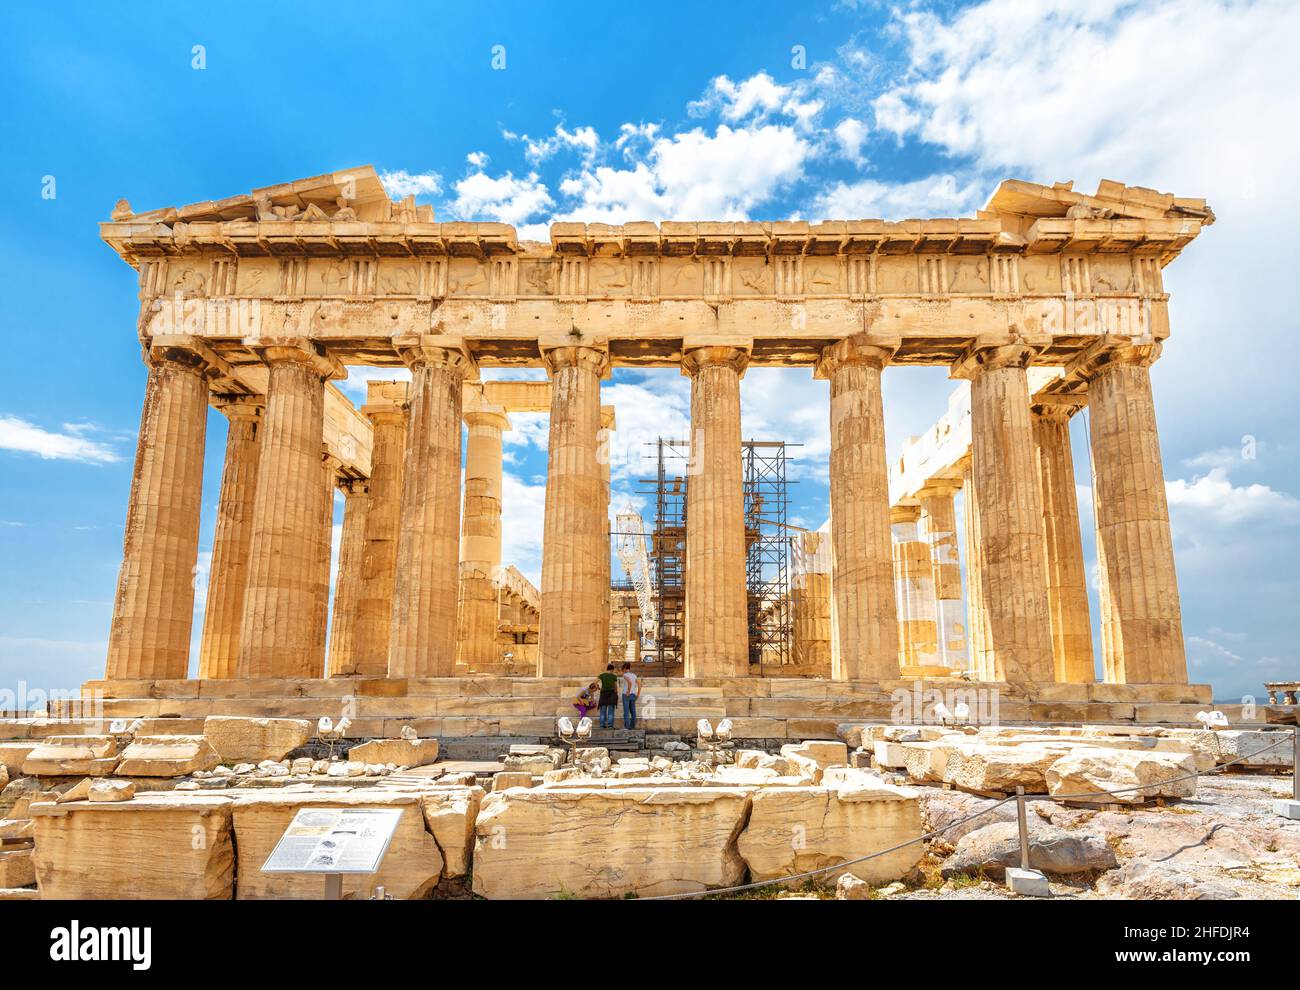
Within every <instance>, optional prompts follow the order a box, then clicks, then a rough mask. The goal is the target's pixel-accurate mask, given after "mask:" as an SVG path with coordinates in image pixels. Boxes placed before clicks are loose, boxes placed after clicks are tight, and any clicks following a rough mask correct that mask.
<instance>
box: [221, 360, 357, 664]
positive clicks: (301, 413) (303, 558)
mask: <svg viewBox="0 0 1300 990" xmlns="http://www.w3.org/2000/svg"><path fill="white" fill-rule="evenodd" d="M249 346H251V347H253V348H254V349H256V350H257V351H258V352H259V353H260V355H261V357H262V360H264V361H265V362H266V363H267V365H268V367H269V375H268V379H267V389H266V417H265V419H266V425H265V429H264V432H263V435H262V452H261V457H260V458H259V461H258V469H257V494H256V495H255V497H254V500H253V534H252V537H251V539H250V541H249V549H248V558H249V563H248V586H247V588H246V590H245V592H244V618H243V623H242V624H241V627H240V633H239V676H240V677H320V676H321V672H322V671H321V657H320V655H319V654H318V653H317V647H318V644H319V643H320V642H321V639H320V635H321V634H320V630H319V628H318V625H319V618H320V615H321V614H322V613H321V608H322V603H321V601H320V598H321V596H322V594H324V593H326V592H327V590H328V589H327V588H326V587H322V585H321V581H320V560H321V547H320V529H321V520H322V519H323V517H324V515H325V507H324V504H323V503H324V499H325V485H324V480H323V475H322V470H321V442H322V438H323V435H324V428H325V381H326V379H328V378H335V377H341V376H342V374H343V371H342V368H341V367H340V366H339V364H338V363H337V362H336V361H333V360H332V359H329V358H326V357H325V356H324V355H322V354H321V353H320V352H319V351H318V350H317V349H316V347H315V345H313V344H312V343H311V342H310V341H307V340H305V339H302V338H292V339H287V340H275V341H250V342H249Z"/></svg>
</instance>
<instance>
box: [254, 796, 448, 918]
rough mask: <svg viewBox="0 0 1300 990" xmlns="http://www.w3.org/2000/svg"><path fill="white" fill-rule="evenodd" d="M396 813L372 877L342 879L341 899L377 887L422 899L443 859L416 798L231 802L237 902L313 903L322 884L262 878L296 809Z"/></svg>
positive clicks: (296, 877) (287, 876) (282, 876)
mask: <svg viewBox="0 0 1300 990" xmlns="http://www.w3.org/2000/svg"><path fill="white" fill-rule="evenodd" d="M339 807H348V808H401V809H402V811H403V813H402V817H401V819H400V820H399V821H398V823H397V828H396V830H395V831H394V833H393V839H392V842H391V843H390V844H389V846H388V851H387V853H385V854H384V859H383V862H382V863H381V864H380V867H379V871H378V872H377V873H374V874H365V875H347V874H345V875H344V876H343V896H344V897H345V898H351V899H365V898H368V897H369V896H370V894H371V892H372V891H373V889H374V888H375V887H377V886H382V887H384V888H385V890H386V891H387V892H388V893H389V894H391V895H392V896H393V897H394V898H396V899H398V900H404V899H407V898H420V897H424V896H426V895H427V894H428V893H429V891H431V890H432V889H433V888H434V887H435V886H436V885H437V883H438V880H439V878H440V877H441V876H442V866H443V859H442V853H441V852H440V850H439V848H438V844H437V843H436V842H435V841H434V836H433V835H432V834H431V833H430V831H429V830H428V829H427V828H426V827H425V816H424V810H423V807H422V804H421V800H420V795H419V794H417V793H413V792H402V791H383V790H378V789H376V788H373V787H368V788H360V789H349V788H340V789H337V790H334V789H331V790H329V791H328V792H325V793H321V792H318V791H314V790H299V791H285V790H276V791H274V792H270V791H267V792H265V793H260V794H253V795H249V796H247V797H241V798H238V799H236V800H235V802H234V805H233V811H234V836H235V846H236V848H237V849H238V850H239V863H238V882H237V884H236V890H237V896H238V898H239V899H240V900H264V899H288V900H303V899H305V900H319V899H320V898H321V896H322V890H323V880H322V879H321V877H319V876H314V875H308V874H301V873H263V872H262V864H263V863H265V862H266V860H267V858H268V857H269V856H270V855H271V851H272V850H273V849H274V848H275V845H276V843H277V842H279V841H280V837H281V836H282V835H283V834H284V830H285V829H286V828H288V826H289V823H290V822H291V821H293V817H294V815H296V814H297V813H298V811H299V810H300V809H302V808H339Z"/></svg>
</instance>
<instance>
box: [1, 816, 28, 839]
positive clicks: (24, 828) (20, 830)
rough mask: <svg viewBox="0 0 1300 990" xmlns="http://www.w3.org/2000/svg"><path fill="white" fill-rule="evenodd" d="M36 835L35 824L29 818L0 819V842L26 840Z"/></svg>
mask: <svg viewBox="0 0 1300 990" xmlns="http://www.w3.org/2000/svg"><path fill="white" fill-rule="evenodd" d="M35 836H36V825H35V823H34V822H33V821H32V820H31V819H30V818H4V819H0V842H4V843H9V842H28V841H30V840H31V839H33V838H35Z"/></svg>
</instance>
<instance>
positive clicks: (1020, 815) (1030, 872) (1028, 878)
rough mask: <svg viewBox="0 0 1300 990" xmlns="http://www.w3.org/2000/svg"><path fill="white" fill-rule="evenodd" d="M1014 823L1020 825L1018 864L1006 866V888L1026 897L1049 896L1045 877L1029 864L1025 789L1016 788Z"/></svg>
mask: <svg viewBox="0 0 1300 990" xmlns="http://www.w3.org/2000/svg"><path fill="white" fill-rule="evenodd" d="M1016 824H1017V825H1018V826H1019V827H1020V866H1019V868H1017V867H1014V866H1008V867H1007V889H1008V890H1010V891H1011V892H1012V893H1013V894H1023V895H1024V896H1026V897H1051V896H1052V889H1051V888H1050V887H1049V886H1048V885H1047V877H1045V876H1043V874H1042V873H1041V872H1039V871H1038V870H1035V869H1033V868H1032V867H1030V865H1029V822H1028V821H1027V820H1026V818H1025V789H1024V788H1023V787H1017V788H1016Z"/></svg>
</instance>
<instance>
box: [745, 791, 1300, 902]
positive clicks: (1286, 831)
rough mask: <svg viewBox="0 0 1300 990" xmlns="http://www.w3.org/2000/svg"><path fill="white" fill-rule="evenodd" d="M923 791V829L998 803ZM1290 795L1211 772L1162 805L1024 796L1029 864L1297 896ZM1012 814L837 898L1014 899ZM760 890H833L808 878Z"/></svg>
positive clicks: (1088, 881)
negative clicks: (1278, 803) (1110, 805)
mask: <svg viewBox="0 0 1300 990" xmlns="http://www.w3.org/2000/svg"><path fill="white" fill-rule="evenodd" d="M920 790H921V800H922V806H923V808H924V817H925V821H926V827H927V828H928V829H935V828H939V827H941V826H943V825H946V824H951V823H953V822H957V821H960V820H961V819H964V818H966V817H967V816H969V815H972V814H974V813H976V812H978V811H980V810H982V809H986V808H993V807H994V805H996V804H997V802H996V801H993V800H990V799H988V798H981V797H976V796H974V795H971V794H965V793H962V792H960V791H953V790H943V789H941V788H938V787H924V788H921V789H920ZM1290 794H1291V779H1290V777H1289V776H1287V777H1281V776H1269V775H1262V774H1231V775H1227V774H1219V775H1214V776H1209V777H1205V778H1202V779H1201V780H1200V781H1199V786H1198V789H1197V796H1196V797H1195V798H1192V799H1187V800H1183V801H1177V802H1171V803H1168V804H1166V805H1164V806H1163V807H1155V806H1151V807H1143V808H1135V809H1127V808H1126V809H1124V810H1122V811H1114V810H1091V809H1087V808H1073V807H1064V806H1062V805H1060V804H1057V803H1056V802H1054V801H1050V800H1045V799H1037V800H1031V801H1030V804H1029V812H1030V813H1029V825H1030V832H1031V845H1032V846H1033V853H1032V862H1031V865H1034V866H1036V867H1038V868H1040V869H1043V870H1044V872H1046V873H1047V874H1048V877H1049V880H1050V883H1051V888H1052V893H1053V895H1054V896H1056V897H1065V898H1076V899H1096V898H1108V899H1110V898H1124V899H1129V898H1137V899H1161V900H1199V899H1204V900H1217V899H1228V898H1250V899H1260V900H1293V899H1295V898H1297V897H1300V822H1293V821H1287V820H1286V819H1283V818H1281V817H1279V816H1277V815H1275V814H1274V813H1273V811H1272V802H1273V801H1274V800H1276V799H1278V798H1283V797H1289V796H1290ZM1015 814H1016V812H1015V803H1014V802H1012V803H1008V804H1005V805H1002V806H1001V807H999V808H996V810H993V811H991V812H990V813H989V814H988V815H986V816H983V817H980V818H977V819H975V820H974V821H970V822H967V823H965V824H962V825H958V826H956V827H955V828H952V829H950V830H949V831H947V832H946V833H944V835H943V836H942V837H939V838H936V839H934V840H931V841H930V842H929V843H928V844H927V854H926V857H925V859H924V860H923V862H922V864H921V868H920V870H919V871H918V873H917V875H914V876H912V877H909V878H908V879H907V880H906V881H905V882H899V883H894V884H889V885H886V886H884V887H880V888H866V887H865V885H863V886H859V885H857V884H852V883H851V882H850V884H849V885H843V884H842V885H841V888H840V891H839V896H840V897H841V898H848V899H899V900H934V899H950V900H991V899H1004V898H1012V897H1014V896H1015V895H1013V894H1011V893H1010V892H1009V891H1008V890H1007V889H1006V887H1005V885H1004V883H1003V876H1004V874H1003V869H1004V867H1005V865H1006V864H1008V863H1010V864H1011V865H1018V862H1019V851H1018V848H1019V847H1018V842H1017V838H1016V834H1017V828H1016V824H1015ZM846 887H847V889H846ZM758 896H763V894H759V895H758ZM766 896H777V897H782V898H792V897H809V896H812V897H833V896H836V894H835V893H834V892H832V891H830V890H827V889H814V888H813V887H812V886H811V885H809V886H808V887H807V888H805V889H803V890H799V891H787V892H784V893H775V892H772V891H768V892H767V893H766Z"/></svg>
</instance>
